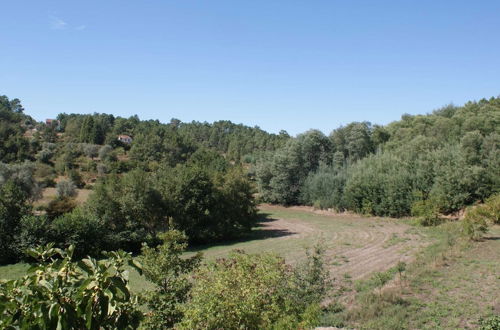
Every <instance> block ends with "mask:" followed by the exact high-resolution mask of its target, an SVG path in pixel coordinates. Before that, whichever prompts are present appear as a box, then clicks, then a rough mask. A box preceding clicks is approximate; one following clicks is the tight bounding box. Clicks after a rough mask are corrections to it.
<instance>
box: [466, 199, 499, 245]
mask: <svg viewBox="0 0 500 330" xmlns="http://www.w3.org/2000/svg"><path fill="white" fill-rule="evenodd" d="M499 223H500V194H497V195H494V196H492V197H490V198H488V199H487V200H486V202H485V203H484V204H483V205H478V206H473V207H469V208H468V209H467V213H466V215H465V217H464V219H463V220H462V230H463V233H464V235H465V236H466V237H468V238H469V239H471V240H478V239H480V238H481V237H482V236H483V235H484V234H485V233H486V232H488V225H489V224H499Z"/></svg>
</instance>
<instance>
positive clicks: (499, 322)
mask: <svg viewBox="0 0 500 330" xmlns="http://www.w3.org/2000/svg"><path fill="white" fill-rule="evenodd" d="M479 326H480V328H479V329H481V330H500V315H493V316H490V317H487V318H482V319H480V320H479Z"/></svg>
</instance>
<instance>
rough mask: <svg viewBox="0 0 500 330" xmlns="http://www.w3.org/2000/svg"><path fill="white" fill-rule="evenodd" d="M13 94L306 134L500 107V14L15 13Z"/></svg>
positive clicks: (255, 4) (22, 8)
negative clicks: (455, 107)
mask: <svg viewBox="0 0 500 330" xmlns="http://www.w3.org/2000/svg"><path fill="white" fill-rule="evenodd" d="M0 94H5V95H7V96H9V97H10V98H14V97H17V98H20V99H21V100H22V101H23V104H24V106H25V108H26V110H27V112H28V113H29V114H31V115H32V116H34V117H35V118H37V119H39V120H42V119H45V118H50V117H54V116H56V115H57V114H58V113H60V112H67V113H71V112H76V113H92V112H105V113H113V114H115V115H120V116H124V117H128V116H130V115H133V114H138V115H139V117H140V118H141V119H160V120H161V121H163V122H168V121H169V120H170V118H173V117H175V118H179V119H181V120H182V121H188V122H189V121H191V120H198V121H209V122H211V121H214V120H220V119H228V120H231V121H234V122H237V123H244V124H247V125H250V126H254V125H258V126H260V127H261V128H263V129H265V130H268V131H271V132H278V131H279V130H281V129H285V130H287V131H288V132H289V133H291V134H297V133H300V132H303V131H306V130H307V129H310V128H318V129H320V130H322V131H323V132H325V133H329V132H330V131H331V130H332V129H334V128H336V127H338V126H340V125H341V124H346V123H349V122H351V121H361V120H368V121H371V122H372V123H380V124H385V123H388V122H390V121H393V120H397V119H399V118H400V116H401V115H402V114H403V113H410V114H418V113H426V112H430V111H432V110H433V109H436V108H438V107H440V106H443V105H445V104H448V103H450V102H453V103H455V104H462V103H464V102H466V101H468V100H474V99H480V98H483V97H491V96H498V95H499V94H500V1H404V0H401V1H347V0H346V1H335V0H328V1H326V0H325V1H319V0H318V1H314V0H311V1H306V0H303V1H294V0H282V1H272V0H252V1H234V0H227V1H217V0H214V1H209V0H205V1H201V0H198V1H196V0H178V1H174V0H171V1H170V0H156V1H155V0H151V1H137V0H136V1H132V0H129V1H125V0H109V1H108V0H100V1H94V0H86V1H40V0H36V1H34V0H33V1H22V0H16V1H4V2H3V3H2V19H1V20H0Z"/></svg>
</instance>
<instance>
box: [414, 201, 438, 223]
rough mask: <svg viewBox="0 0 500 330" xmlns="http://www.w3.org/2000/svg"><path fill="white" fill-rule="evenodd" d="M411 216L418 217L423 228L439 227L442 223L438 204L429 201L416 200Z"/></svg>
mask: <svg viewBox="0 0 500 330" xmlns="http://www.w3.org/2000/svg"><path fill="white" fill-rule="evenodd" d="M411 215H413V216H414V217H418V221H419V223H420V224H421V225H422V226H437V225H439V224H440V223H441V222H442V221H441V218H440V217H439V209H438V207H437V205H436V202H435V201H433V200H429V199H427V200H423V199H418V200H416V201H415V202H414V203H413V204H412V206H411Z"/></svg>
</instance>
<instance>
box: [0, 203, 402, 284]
mask: <svg viewBox="0 0 500 330" xmlns="http://www.w3.org/2000/svg"><path fill="white" fill-rule="evenodd" d="M260 218H261V219H260V220H261V224H265V223H268V222H272V221H274V220H275V219H286V221H287V222H288V223H290V224H291V225H292V226H293V225H298V226H300V225H302V226H304V225H306V226H308V227H310V228H311V229H314V230H316V231H315V232H314V233H305V234H303V235H298V236H297V235H295V234H297V233H296V232H294V230H293V229H290V230H283V229H276V228H274V229H268V228H266V227H264V226H260V227H256V228H254V230H253V231H252V233H251V234H249V235H248V236H247V237H244V238H242V239H239V240H234V241H231V242H226V243H217V244H211V245H204V246H196V247H192V248H191V249H190V251H189V252H188V253H187V255H190V254H193V253H195V252H198V251H201V252H203V255H204V258H205V260H213V259H216V258H221V257H224V256H226V255H227V254H228V253H229V252H230V251H231V250H234V249H241V250H245V251H246V252H248V253H261V252H272V253H276V254H278V255H281V256H283V257H285V259H286V260H287V262H291V263H293V262H295V261H297V260H298V259H300V258H302V257H303V256H304V250H305V248H307V247H311V246H313V245H314V244H315V243H316V242H318V241H319V240H322V238H326V239H325V243H326V245H328V247H330V248H331V247H333V246H334V245H339V246H340V245H344V244H345V243H346V242H344V241H335V240H329V239H328V238H329V237H330V236H332V235H334V234H335V233H337V232H341V231H342V230H345V229H353V228H360V229H363V228H365V226H366V225H367V224H366V222H359V221H357V220H359V219H360V218H359V217H355V216H335V217H332V216H326V215H321V214H315V213H312V212H309V211H304V210H297V209H291V208H290V209H288V208H273V207H271V208H266V207H263V208H262V209H261V212H260ZM369 220H370V224H371V225H373V226H380V225H383V224H384V223H387V222H390V221H395V220H392V219H379V218H370V219H369ZM318 232H320V233H321V234H319V235H318ZM292 235H294V236H293V239H288V238H290V236H292ZM363 243H364V242H352V243H350V244H352V246H349V247H350V248H359V247H361V246H362V245H363ZM340 261H341V262H342V263H345V262H347V261H348V260H343V259H342V260H340ZM27 268H28V265H26V264H22V263H19V264H15V265H7V266H0V279H15V278H19V277H21V276H22V275H23V274H24V272H25V271H26V269H27ZM130 285H131V289H132V291H133V292H142V291H144V290H146V289H148V288H150V287H151V284H150V283H149V282H148V281H146V280H145V278H144V277H142V276H140V275H139V274H138V273H137V272H135V271H134V270H132V269H131V270H130Z"/></svg>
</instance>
